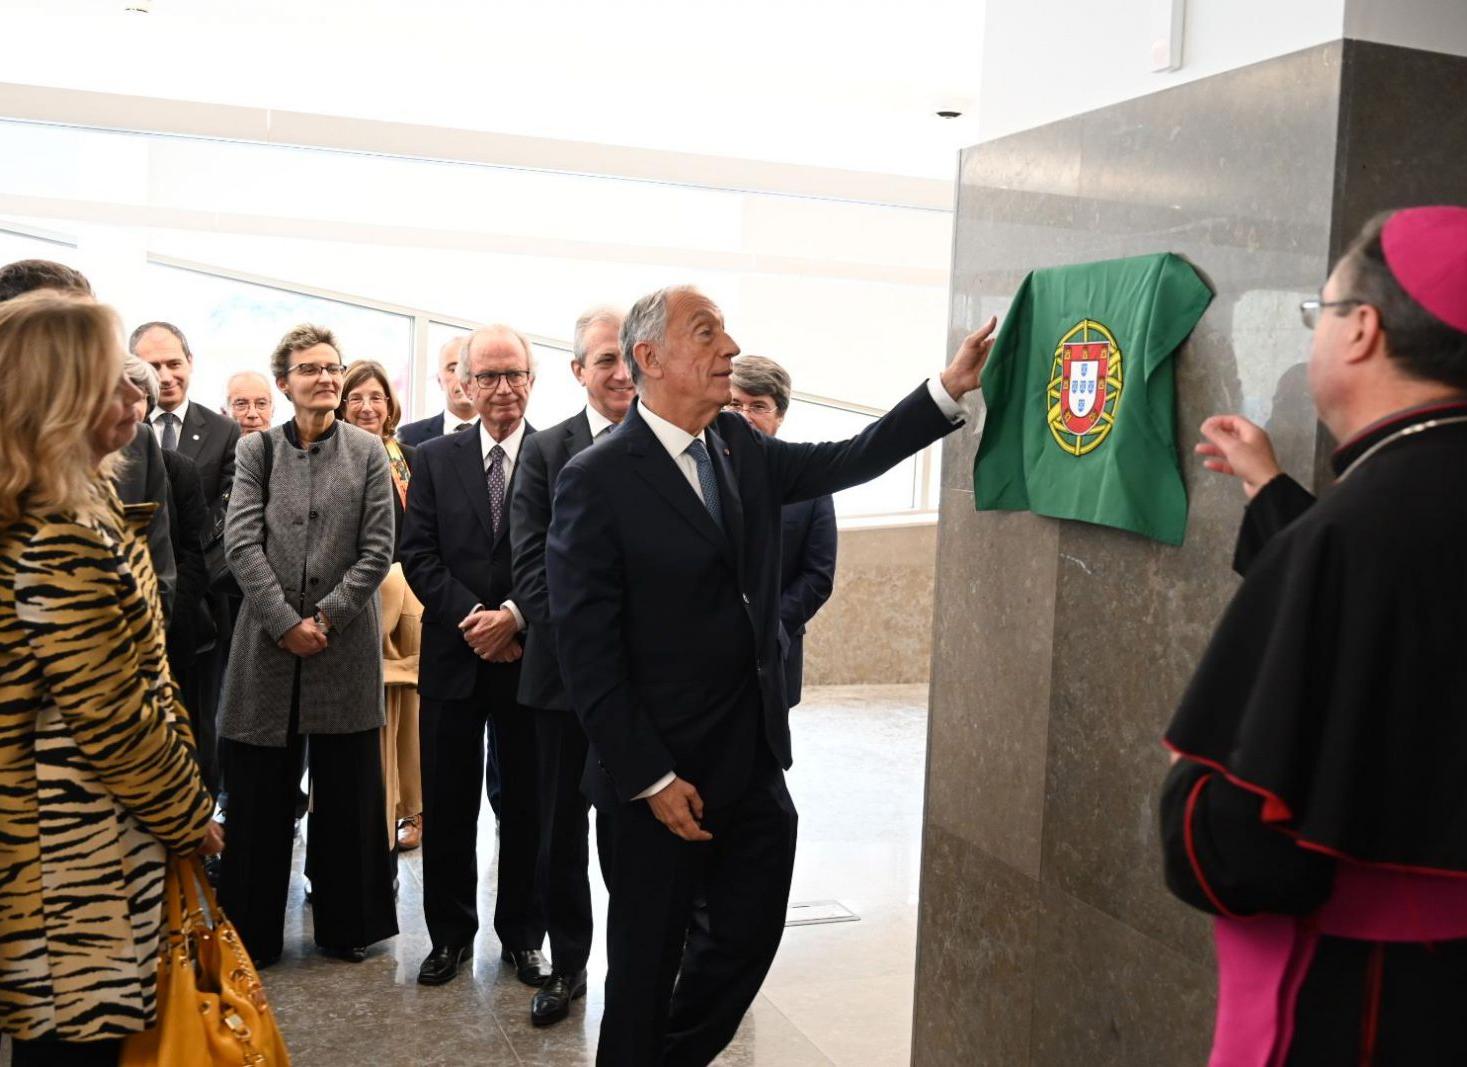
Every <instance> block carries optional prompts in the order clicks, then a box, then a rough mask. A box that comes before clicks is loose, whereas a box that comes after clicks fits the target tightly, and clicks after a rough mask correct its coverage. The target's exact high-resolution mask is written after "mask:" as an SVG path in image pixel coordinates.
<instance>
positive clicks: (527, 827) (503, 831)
mask: <svg viewBox="0 0 1467 1067" xmlns="http://www.w3.org/2000/svg"><path fill="white" fill-rule="evenodd" d="M518 688H519V668H518V666H516V665H513V664H496V663H490V664H482V665H480V666H479V669H478V676H477V679H476V682H475V686H474V695H473V696H472V697H471V698H470V699H468V700H424V701H422V705H421V708H420V710H419V714H418V739H419V749H420V756H421V759H422V767H423V914H424V917H425V918H426V919H427V921H428V934H429V937H430V938H431V939H432V941H433V945H434V947H437V948H443V947H449V946H459V945H467V944H470V943H471V942H472V941H473V940H474V935H475V934H476V933H477V932H478V930H479V908H478V885H479V856H478V849H477V843H478V836H479V803H480V797H481V796H483V795H484V792H485V787H486V781H485V754H486V747H487V735H488V733H489V730H490V729H491V726H492V729H493V731H494V735H495V737H496V739H497V741H498V747H499V780H500V801H499V886H498V893H497V896H496V898H495V902H494V932H495V934H496V935H498V937H499V942H500V944H501V945H502V946H503V947H504V948H506V949H513V950H518V951H523V950H525V949H532V948H540V947H541V945H543V944H544V942H545V910H544V906H543V901H542V899H541V896H540V893H539V892H538V887H537V884H536V873H537V865H538V864H537V861H538V856H539V850H540V825H539V802H538V787H537V785H536V781H535V779H536V767H537V757H536V750H535V720H534V717H533V714H532V713H531V712H530V710H529V709H528V708H524V707H521V706H520V703H519V701H518V700H517V699H516V692H517V690H518Z"/></svg>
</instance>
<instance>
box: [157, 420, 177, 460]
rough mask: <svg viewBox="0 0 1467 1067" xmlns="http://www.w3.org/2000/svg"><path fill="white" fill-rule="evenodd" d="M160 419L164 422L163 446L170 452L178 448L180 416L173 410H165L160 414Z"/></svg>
mask: <svg viewBox="0 0 1467 1067" xmlns="http://www.w3.org/2000/svg"><path fill="white" fill-rule="evenodd" d="M158 421H159V422H161V423H162V424H163V448H164V450H165V451H168V452H175V451H177V450H178V416H177V415H175V414H174V413H173V412H171V411H165V412H163V413H162V414H161V415H159V416H158Z"/></svg>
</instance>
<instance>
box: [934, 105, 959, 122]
mask: <svg viewBox="0 0 1467 1067" xmlns="http://www.w3.org/2000/svg"><path fill="white" fill-rule="evenodd" d="M934 114H936V115H937V117H938V118H940V119H958V118H962V117H963V113H962V112H961V111H953V110H952V109H951V108H943V109H942V110H941V111H937V112H934Z"/></svg>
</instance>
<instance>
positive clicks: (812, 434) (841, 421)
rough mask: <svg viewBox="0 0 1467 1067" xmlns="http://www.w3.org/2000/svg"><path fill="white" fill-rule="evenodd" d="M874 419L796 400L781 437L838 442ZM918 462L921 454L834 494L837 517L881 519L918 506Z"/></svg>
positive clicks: (863, 413)
mask: <svg viewBox="0 0 1467 1067" xmlns="http://www.w3.org/2000/svg"><path fill="white" fill-rule="evenodd" d="M876 419H877V416H876V415H875V414H874V413H868V412H866V411H857V410H851V409H850V408H847V407H841V406H837V405H836V404H835V403H833V402H831V401H827V400H806V399H801V398H800V397H795V398H794V399H793V400H791V401H790V409H789V413H788V414H787V415H786V416H785V420H784V426H783V427H781V429H780V436H781V437H782V438H784V439H785V440H787V441H841V440H844V439H845V438H847V437H853V436H855V435H856V434H858V433H860V432H861V431H862V430H864V429H865V428H866V427H867V426H870V425H871V424H872V423H873V422H875V421H876ZM921 458H922V457H921V455H920V454H919V455H916V456H912V457H910V458H909V459H905V460H903V461H902V462H900V463H898V464H897V465H896V466H895V467H893V468H892V469H891V470H889V471H887V472H886V473H885V474H883V475H881V477H879V478H875V479H873V480H872V481H869V482H867V483H866V484H865V485H858V486H855V487H854V488H851V489H847V490H846V491H845V492H843V493H837V494H836V495H835V511H836V514H837V515H839V516H842V517H847V516H852V515H883V514H887V513H889V512H896V511H909V510H911V509H912V508H914V507H918V506H920V505H921V499H920V489H921V486H920V484H919V482H918V476H919V471H920V469H921V463H920V460H921Z"/></svg>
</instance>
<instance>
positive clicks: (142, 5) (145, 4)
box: [122, 0, 153, 15]
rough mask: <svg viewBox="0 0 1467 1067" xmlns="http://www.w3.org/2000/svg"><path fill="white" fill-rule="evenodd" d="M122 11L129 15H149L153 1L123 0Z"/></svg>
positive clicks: (151, 11)
mask: <svg viewBox="0 0 1467 1067" xmlns="http://www.w3.org/2000/svg"><path fill="white" fill-rule="evenodd" d="M122 10H123V11H124V12H125V13H127V14H129V15H151V14H152V13H153V0H123V2H122Z"/></svg>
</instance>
